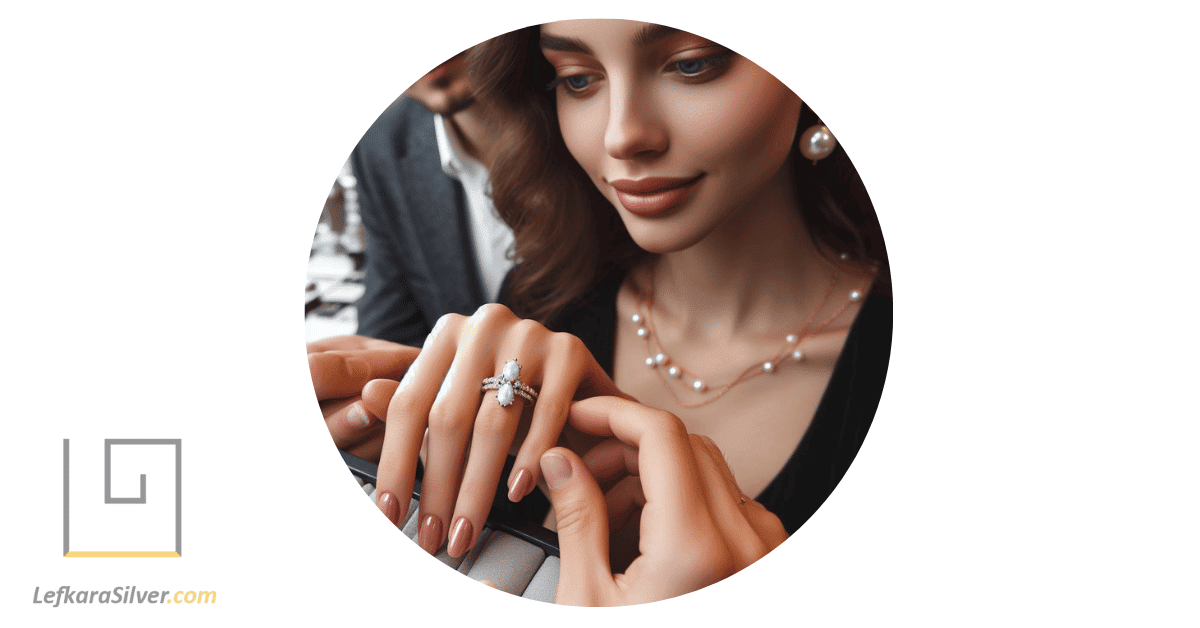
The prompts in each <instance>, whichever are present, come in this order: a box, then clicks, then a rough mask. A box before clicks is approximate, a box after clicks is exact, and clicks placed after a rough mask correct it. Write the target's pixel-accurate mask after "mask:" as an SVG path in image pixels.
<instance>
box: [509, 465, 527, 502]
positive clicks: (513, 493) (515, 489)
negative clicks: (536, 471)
mask: <svg viewBox="0 0 1200 628" xmlns="http://www.w3.org/2000/svg"><path fill="white" fill-rule="evenodd" d="M532 488H533V474H531V473H530V472H529V471H527V470H525V469H521V470H520V471H517V475H516V477H514V478H513V483H512V486H510V487H509V489H508V501H510V502H519V501H521V498H522V497H525V496H526V495H528V494H529V491H530V490H531V489H532Z"/></svg>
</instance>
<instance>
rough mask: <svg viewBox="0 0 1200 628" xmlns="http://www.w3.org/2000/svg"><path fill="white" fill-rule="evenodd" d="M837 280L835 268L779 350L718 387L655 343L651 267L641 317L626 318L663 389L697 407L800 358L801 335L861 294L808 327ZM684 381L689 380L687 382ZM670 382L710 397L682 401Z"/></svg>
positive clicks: (686, 405) (826, 322) (828, 320)
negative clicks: (805, 316)
mask: <svg viewBox="0 0 1200 628" xmlns="http://www.w3.org/2000/svg"><path fill="white" fill-rule="evenodd" d="M838 279H839V273H838V272H836V271H835V272H834V274H833V277H831V278H830V280H829V285H828V286H826V288H825V292H824V294H822V295H821V301H820V303H818V304H817V307H816V308H815V309H814V310H813V311H812V313H811V314H809V315H808V319H807V320H805V321H804V325H803V326H802V327H801V328H800V330H799V331H798V332H794V333H790V334H788V335H787V336H786V337H785V338H784V340H785V342H784V345H783V347H782V348H781V349H780V350H779V351H777V352H776V353H775V354H774V355H773V356H771V357H770V358H769V359H767V360H765V361H757V362H755V363H754V364H752V365H751V366H749V367H747V368H746V369H745V370H744V371H742V372H741V374H739V375H738V376H737V377H735V378H734V379H733V380H732V381H730V382H728V383H726V384H722V385H720V386H710V385H708V384H707V383H706V382H705V381H704V379H703V378H702V377H700V376H699V375H697V374H696V373H694V372H692V371H690V370H688V369H687V368H684V366H683V365H681V364H679V362H677V361H675V360H673V359H672V358H671V357H670V356H669V355H667V353H666V351H665V350H664V349H663V348H662V345H661V344H659V342H658V332H657V331H656V330H655V329H654V316H653V310H654V272H653V270H652V271H651V272H650V280H649V284H650V285H649V290H648V291H647V292H648V295H647V298H646V300H645V301H644V302H639V306H644V307H645V316H644V317H643V316H642V314H640V313H638V314H634V315H633V316H631V317H630V319H631V320H632V321H633V322H634V324H636V325H637V326H638V327H637V335H638V337H640V338H641V339H642V341H643V343H644V344H645V347H646V366H648V367H650V368H652V369H654V374H655V375H657V376H658V379H659V380H660V381H661V382H662V384H663V387H664V388H666V389H667V392H668V393H670V395H671V398H672V399H674V400H675V403H676V404H678V405H679V406H680V407H683V408H698V407H700V406H704V405H708V404H710V403H712V402H714V401H716V400H717V399H720V398H721V397H723V396H724V395H725V393H727V392H729V391H730V390H731V389H732V388H733V387H734V386H737V385H738V384H741V383H742V382H745V381H749V380H751V379H754V378H755V377H758V376H760V375H766V374H769V373H774V372H775V369H776V368H778V367H779V365H780V364H782V363H783V362H784V361H785V360H787V359H788V358H789V357H790V358H791V359H792V360H793V361H796V362H799V361H801V360H803V359H804V352H803V351H801V350H800V349H799V345H800V343H801V342H802V341H803V340H804V339H805V338H807V337H809V336H815V335H816V334H819V333H821V332H822V331H824V330H825V328H826V327H828V326H829V324H830V323H832V322H833V321H835V320H837V318H838V317H839V316H841V315H842V314H843V313H844V312H845V311H846V309H847V308H849V307H850V304H851V303H854V302H855V301H858V300H860V299H861V298H862V294H863V293H862V291H861V290H857V289H856V290H852V291H851V292H850V298H849V299H848V300H847V301H846V302H845V303H843V304H842V306H841V307H840V308H838V310H837V311H836V312H834V313H833V314H831V315H830V316H829V317H828V318H826V319H825V320H824V321H822V322H821V324H819V325H817V326H816V327H815V328H811V327H812V323H813V321H814V320H815V319H816V317H817V314H819V313H820V312H821V310H822V309H824V308H825V304H826V303H828V301H829V297H830V296H831V295H832V294H833V290H834V288H835V287H836V286H837V283H838ZM651 343H653V348H652V347H651ZM686 382H691V383H690V384H687V383H686ZM673 383H674V385H680V386H682V385H690V387H691V388H692V390H694V391H695V392H697V393H713V394H712V396H710V397H708V398H706V399H704V400H701V401H694V402H685V401H683V400H682V399H680V398H679V395H677V394H676V393H675V390H674V389H673V388H672V385H673Z"/></svg>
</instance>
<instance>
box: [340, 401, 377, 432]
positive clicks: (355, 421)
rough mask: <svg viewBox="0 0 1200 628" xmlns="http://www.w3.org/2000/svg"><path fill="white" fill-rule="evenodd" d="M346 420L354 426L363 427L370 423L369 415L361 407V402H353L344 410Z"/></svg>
mask: <svg viewBox="0 0 1200 628" xmlns="http://www.w3.org/2000/svg"><path fill="white" fill-rule="evenodd" d="M346 422H347V423H349V424H350V425H353V426H354V427H358V428H363V427H367V426H369V425H371V415H369V414H367V413H366V411H365V410H363V408H362V402H358V401H356V402H354V404H353V405H351V406H350V410H348V411H347V412H346Z"/></svg>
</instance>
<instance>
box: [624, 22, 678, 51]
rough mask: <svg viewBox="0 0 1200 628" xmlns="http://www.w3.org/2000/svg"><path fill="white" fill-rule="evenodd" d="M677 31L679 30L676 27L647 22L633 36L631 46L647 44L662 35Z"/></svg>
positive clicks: (637, 46)
mask: <svg viewBox="0 0 1200 628" xmlns="http://www.w3.org/2000/svg"><path fill="white" fill-rule="evenodd" d="M678 32H681V31H680V30H679V29H678V28H671V27H670V26H663V25H662V24H647V25H646V26H645V27H644V28H642V30H640V31H638V32H637V34H635V35H634V36H633V46H634V47H635V48H641V47H643V46H649V45H650V44H653V43H654V42H657V41H658V40H660V39H663V38H664V37H669V36H671V35H674V34H675V33H678Z"/></svg>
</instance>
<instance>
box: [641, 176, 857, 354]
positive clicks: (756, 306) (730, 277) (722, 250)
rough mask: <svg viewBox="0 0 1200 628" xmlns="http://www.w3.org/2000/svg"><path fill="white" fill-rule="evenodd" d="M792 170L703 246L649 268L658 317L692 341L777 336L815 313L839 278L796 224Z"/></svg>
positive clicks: (799, 223)
mask: <svg viewBox="0 0 1200 628" xmlns="http://www.w3.org/2000/svg"><path fill="white" fill-rule="evenodd" d="M792 172H793V170H792V164H791V162H790V161H789V162H787V163H786V164H785V165H784V167H783V168H781V170H780V173H779V174H778V175H776V181H775V183H773V184H772V185H769V186H767V188H766V190H765V192H764V194H763V195H762V197H761V198H757V199H750V200H749V201H748V202H747V204H746V206H745V207H743V208H742V210H741V211H738V212H734V213H732V214H731V215H730V217H729V218H728V219H726V220H725V222H724V224H722V225H720V226H719V227H718V228H717V229H714V230H713V232H712V233H711V234H709V235H708V236H707V237H706V238H705V239H704V240H702V241H700V242H698V243H697V244H695V245H693V246H691V247H689V248H688V249H686V250H683V251H679V252H676V253H668V254H664V255H662V256H660V257H659V258H658V260H657V262H656V263H654V264H653V265H651V266H650V272H652V273H653V279H652V281H653V282H654V302H655V305H654V307H655V310H656V312H660V311H661V312H662V313H664V314H666V315H668V316H670V317H671V318H673V319H674V320H677V321H678V322H679V324H681V325H682V326H683V329H684V330H686V333H688V334H689V335H693V337H721V336H724V337H728V336H729V335H733V334H735V333H743V332H749V333H751V334H757V333H766V334H771V333H775V332H777V331H778V330H779V329H780V328H786V327H789V326H792V325H795V324H796V323H797V322H798V321H797V320H795V319H796V318H797V317H798V316H799V314H798V313H800V312H809V311H812V310H813V309H816V308H817V307H818V306H819V304H820V301H821V297H822V294H823V293H824V292H825V290H826V288H827V287H828V286H829V283H830V281H831V280H832V279H833V278H834V276H835V275H836V273H837V270H836V268H835V266H834V265H833V264H832V263H831V262H830V261H829V260H827V259H826V258H825V257H824V256H822V255H821V254H820V253H819V252H818V251H817V250H816V248H815V246H814V245H813V242H812V239H811V238H810V236H809V232H808V229H807V228H806V227H805V225H804V221H803V220H802V219H801V217H800V211H799V206H798V200H797V194H796V189H795V182H794V180H793V178H792Z"/></svg>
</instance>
